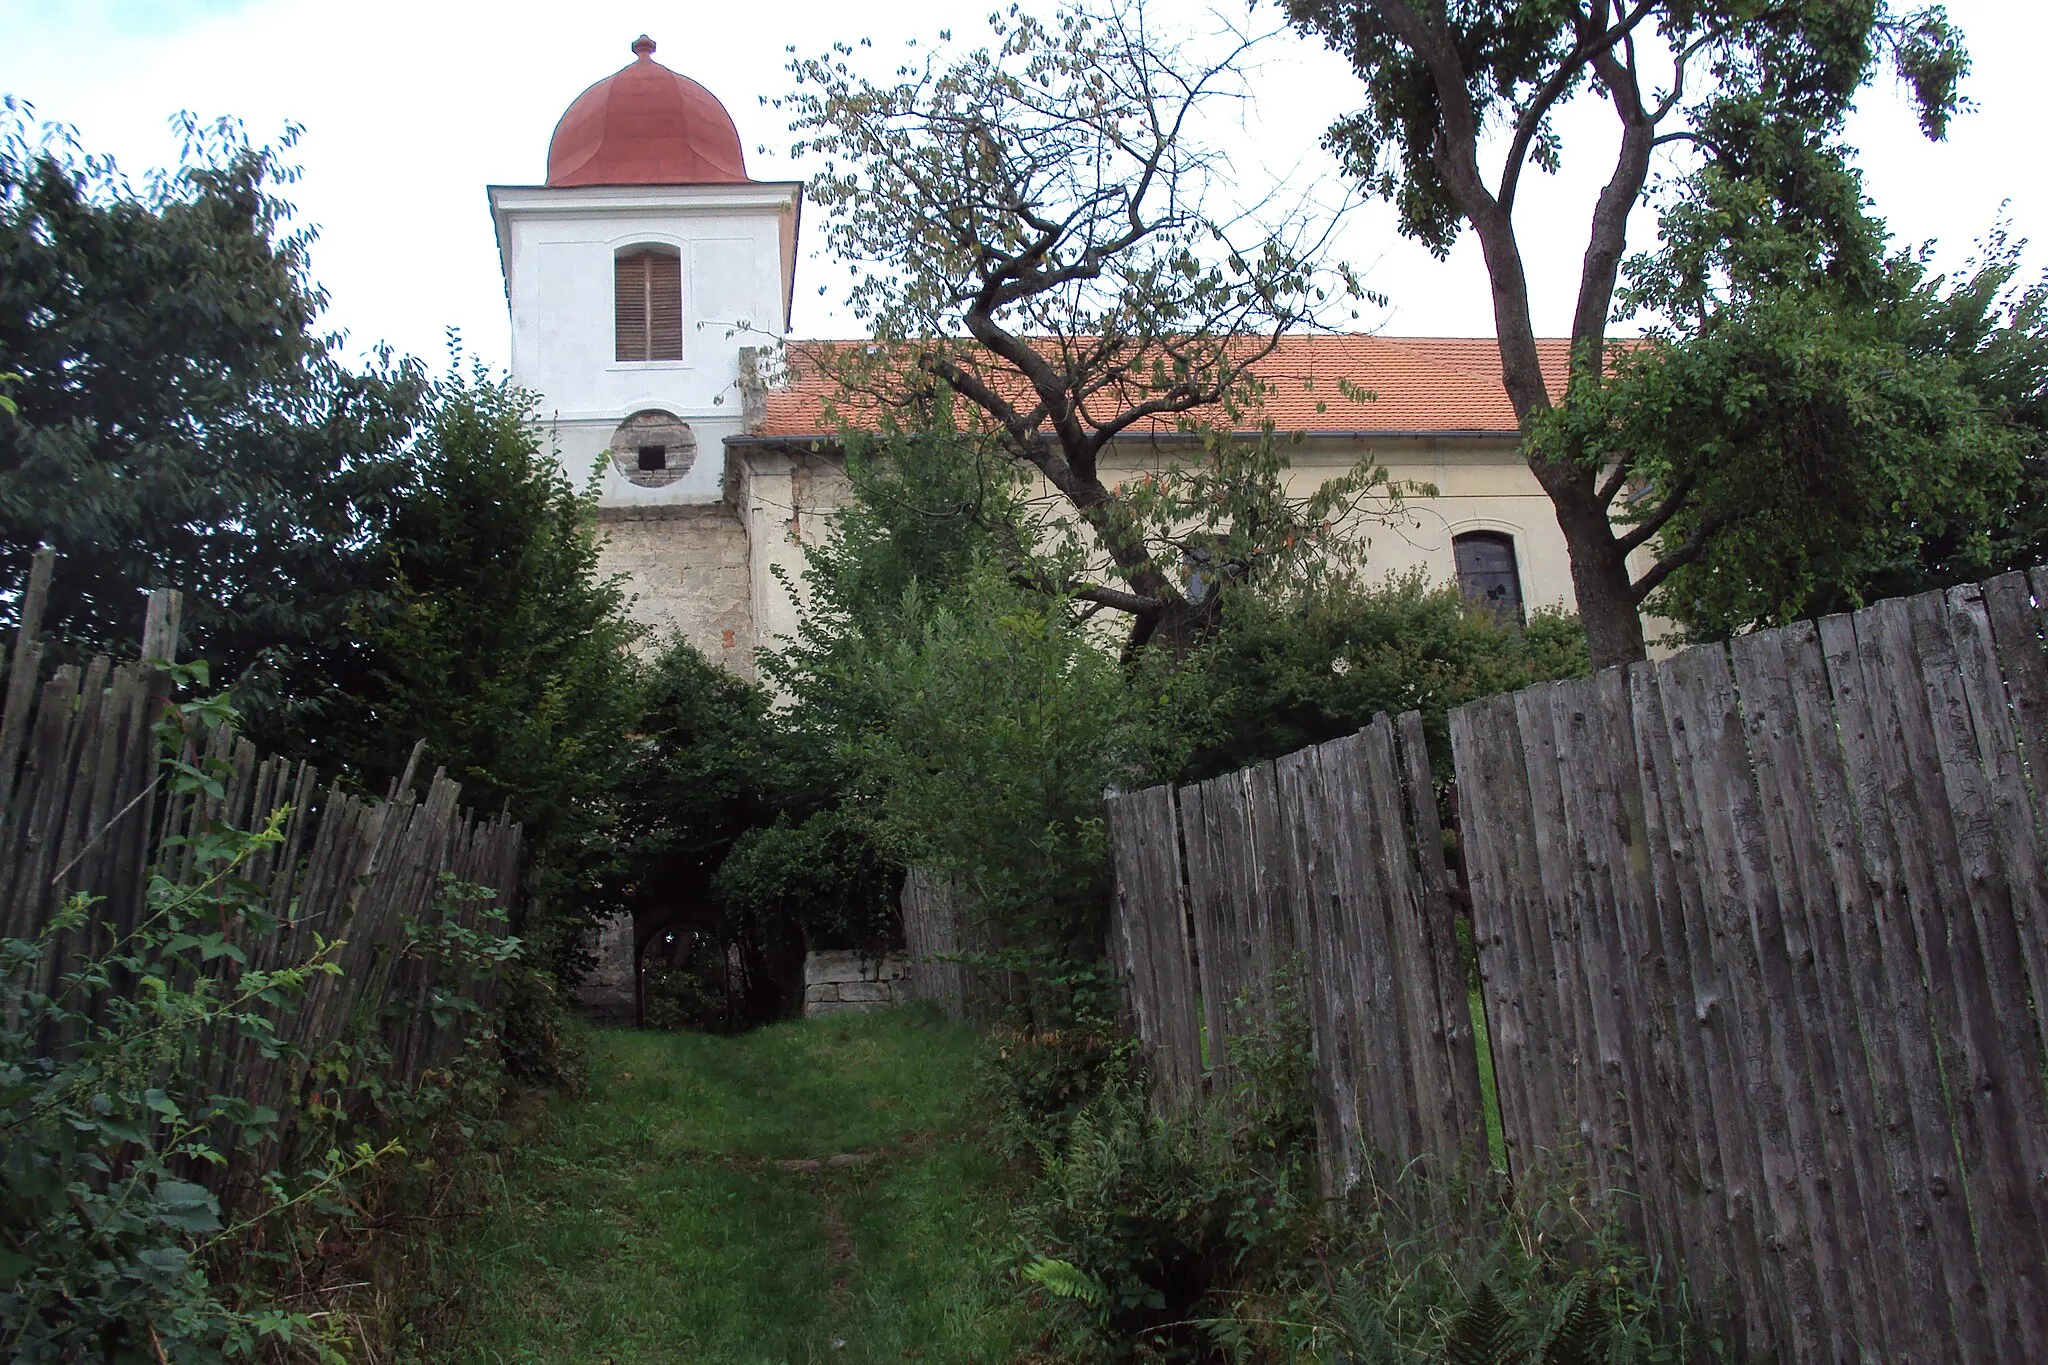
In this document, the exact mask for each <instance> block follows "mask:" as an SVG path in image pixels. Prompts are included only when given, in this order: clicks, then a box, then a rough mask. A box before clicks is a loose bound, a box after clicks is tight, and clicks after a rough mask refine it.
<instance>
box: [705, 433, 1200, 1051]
mask: <svg viewBox="0 0 2048 1365" xmlns="http://www.w3.org/2000/svg"><path fill="white" fill-rule="evenodd" d="M852 447H853V449H852V453H851V454H850V456H849V460H848V472H849V476H850V479H851V481H852V490H851V497H850V498H849V500H848V502H847V503H846V504H845V506H844V507H843V508H842V509H841V512H840V514H839V515H838V517H837V518H836V519H835V523H834V526H833V530H832V534H831V536H830V537H829V539H828V540H827V542H826V543H825V544H823V545H821V546H817V547H814V548H813V549H812V550H811V551H810V553H809V556H808V560H807V563H806V566H805V571H804V572H805V580H804V581H805V587H806V592H805V593H804V594H803V602H804V606H803V609H802V614H801V619H800V624H799V631H798V635H797V638H796V640H795V641H794V642H793V643H792V646H791V648H790V649H789V650H787V651H786V652H785V653H783V654H782V655H781V656H778V657H771V658H769V659H767V660H766V663H767V666H768V669H769V672H770V675H771V676H772V677H773V678H774V679H775V681H776V682H777V684H778V685H779V686H780V687H781V688H782V690H783V691H784V692H785V693H786V695H787V696H788V697H789V698H790V706H789V709H788V713H787V715H788V721H787V723H788V724H789V725H790V727H791V728H792V732H793V735H794V737H795V738H796V741H797V742H798V743H800V744H801V745H802V746H803V747H804V748H805V750H806V751H807V752H812V753H817V754H825V755H836V756H838V758H837V762H838V764H839V768H838V773H839V776H838V779H837V780H838V781H840V782H841V783H842V784H843V791H844V792H845V795H844V797H843V798H842V799H841V804H840V811H841V814H842V816H843V817H844V818H848V819H850V820H853V821H856V822H858V824H859V825H860V827H861V828H862V830H863V831H864V832H866V834H867V835H868V837H871V838H872V839H873V841H874V842H875V843H876V845H877V846H878V847H879V848H880V849H881V851H882V853H883V855H884V856H885V857H886V858H887V859H888V860H889V861H890V862H891V863H893V864H895V865H898V866H917V867H922V868H929V869H932V870H934V871H936V872H940V873H945V874H953V875H955V876H957V877H958V878H959V880H960V882H961V884H962V885H963V886H964V887H965V888H966V892H967V894H968V896H969V897H970V899H971V901H972V902H973V904H974V906H975V908H976V911H977V913H980V914H984V915H987V916H989V917H990V918H991V919H993V921H994V922H995V924H996V925H997V926H998V928H999V930H1000V937H1001V938H1002V939H1003V940H1004V941H1005V942H1006V943H1008V944H1009V945H1011V946H1012V947H1013V948H1014V949H1015V950H1016V953H1017V958H1016V960H1015V961H1014V962H1013V963H1011V964H1010V965H1012V966H1015V967H1017V968H1019V969H1020V970H1022V971H1023V972H1024V973H1025V975H1026V976H1027V977H1028V978H1029V980H1030V983H1031V984H1032V986H1033V987H1034V989H1037V988H1043V989H1044V990H1045V991H1047V992H1051V993H1052V995H1053V996H1057V995H1058V994H1060V993H1061V992H1064V991H1066V990H1067V989H1068V987H1070V986H1071V985H1072V984H1073V982H1074V980H1075V979H1076V974H1077V973H1079V974H1085V973H1086V972H1087V971H1088V970H1089V969H1090V966H1089V964H1092V963H1093V961H1094V959H1096V958H1098V957H1099V956H1100V954H1101V947H1102V935H1101V931H1102V925H1103V921H1102V912H1103V907H1104V905H1105V904H1106V901H1105V899H1104V896H1105V891H1106V887H1107V885H1108V882H1107V877H1108V860H1107V846H1106V844H1105V842H1104V839H1103V833H1102V825H1101V797H1102V791H1103V788H1104V787H1106V786H1110V785H1130V784H1131V783H1134V782H1139V781H1143V780H1145V779H1146V778H1147V777H1148V776H1149V775H1151V774H1154V773H1158V774H1167V773H1170V772H1172V771H1173V770H1174V769H1175V767H1177V766H1178V763H1179V761H1180V758H1179V753H1180V744H1181V741H1180V739H1179V734H1180V729H1181V726H1182V724H1183V721H1184V718H1183V717H1181V716H1180V715H1178V714H1177V713H1176V711H1175V705H1176V701H1175V698H1177V697H1179V696H1180V695H1181V693H1182V691H1183V690H1184V688H1185V685H1184V684H1181V683H1178V682H1175V681H1174V679H1173V674H1172V670H1171V669H1170V668H1169V667H1168V666H1167V664H1166V663H1165V661H1163V660H1160V661H1157V662H1155V661H1154V660H1155V657H1156V656H1152V655H1145V656H1141V657H1140V658H1139V659H1138V660H1135V661H1132V662H1130V663H1128V664H1126V663H1120V662H1119V659H1118V652H1119V640H1120V638H1122V636H1123V632H1120V631H1111V630H1106V629H1103V628H1101V624H1100V623H1099V622H1097V621H1096V620H1095V619H1094V618H1093V617H1092V616H1091V615H1090V613H1091V612H1093V611H1096V610H1098V607H1097V604H1094V603H1090V602H1082V601H1077V600H1075V599H1073V598H1069V597H1060V596H1056V595H1052V594H1048V593H1046V592H1044V591H1042V590H1040V589H1039V588H1037V587H1033V586H1026V585H1023V584H1020V583H1019V582H1017V581H1016V577H1015V575H1014V574H1013V572H1012V571H1011V568H1010V566H1011V565H1012V564H1013V563H1014V561H1013V560H1012V559H1011V558H1010V553H1011V550H1012V547H1014V546H1015V545H1016V544H1018V543H1019V542H1020V541H1021V540H1026V539H1028V538H1029V536H1030V535H1031V533H1032V527H1031V524H1030V516H1031V507H1030V503H1029V500H1028V493H1029V489H1028V486H1027V484H1026V483H1025V476H1024V474H1022V473H1020V472H1019V470H1018V467H1017V466H1016V464H1015V463H1014V462H1013V461H1011V460H1009V459H1008V458H1007V457H1006V456H1004V455H1003V454H1002V452H1001V451H1000V450H999V449H995V448H993V447H991V446H986V445H982V446H977V445H975V444H973V442H972V438H971V437H970V438H969V440H968V441H966V442H964V443H963V442H962V441H960V440H958V439H956V438H954V437H953V436H951V435H949V434H947V433H946V432H944V431H943V430H941V429H934V428H920V429H917V430H915V431H912V432H898V433H894V434H891V435H887V436H885V437H882V438H877V439H872V440H869V439H860V438H856V439H855V440H854V441H853V442H852ZM1186 700H1187V701H1188V702H1189V703H1191V704H1194V705H1200V704H1201V703H1202V698H1201V696H1200V694H1199V693H1197V692H1194V691H1186ZM721 876H723V874H721ZM1031 1003H1032V1007H1033V1009H1034V1010H1036V1011H1038V1015H1037V1017H1038V1018H1039V1019H1040V1020H1041V1022H1043V1021H1044V1019H1046V1018H1047V1017H1054V1016H1056V1015H1057V1014H1058V1011H1059V1009H1060V1008H1061V1007H1060V1006H1059V1005H1058V1004H1057V1003H1056V1002H1055V1001H1054V1000H1053V999H1052V998H1051V997H1048V998H1046V999H1039V1000H1036V1001H1033V1002H1031Z"/></svg>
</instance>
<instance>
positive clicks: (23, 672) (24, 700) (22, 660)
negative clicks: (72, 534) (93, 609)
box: [0, 546, 57, 826]
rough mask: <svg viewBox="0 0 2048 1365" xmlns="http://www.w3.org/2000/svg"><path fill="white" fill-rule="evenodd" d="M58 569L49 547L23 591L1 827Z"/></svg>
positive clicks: (2, 747)
mask: <svg viewBox="0 0 2048 1365" xmlns="http://www.w3.org/2000/svg"><path fill="white" fill-rule="evenodd" d="M56 567H57V552H56V551H55V550H52V549H50V548H49V547H48V546H45V547H43V548H42V549H40V550H38V551H36V555H35V558H34V560H32V561H31V562H30V567H29V575H28V585H27V586H26V587H25V588H23V589H22V594H21V608H20V617H19V619H18V620H17V622H16V624H15V631H14V647H13V649H12V650H10V651H9V653H8V656H7V664H8V667H7V695H6V704H5V707H4V709H0V826H4V825H5V823H6V821H7V819H8V817H9V814H10V812H11V811H12V810H13V796H14V782H15V766H16V764H18V763H19V762H20V760H21V746H22V742H23V741H24V740H25V739H27V737H28V733H29V719H30V712H31V711H32V710H33V709H34V706H35V696H36V678H37V675H38V670H39V669H40V666H41V664H42V655H43V650H42V645H41V643H40V642H39V641H38V639H37V636H38V635H39V634H40V633H41V631H42V628H43V612H44V611H45V610H46V609H47V607H48V604H49V598H50V576H51V574H52V573H53V572H54V571H55V570H56Z"/></svg>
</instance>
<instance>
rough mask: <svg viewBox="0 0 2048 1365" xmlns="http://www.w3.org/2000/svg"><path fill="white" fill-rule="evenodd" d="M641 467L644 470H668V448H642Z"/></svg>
mask: <svg viewBox="0 0 2048 1365" xmlns="http://www.w3.org/2000/svg"><path fill="white" fill-rule="evenodd" d="M640 467H641V468H642V469H667V468H668V447H667V446H641V447H640Z"/></svg>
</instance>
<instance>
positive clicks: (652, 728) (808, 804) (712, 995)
mask: <svg viewBox="0 0 2048 1365" xmlns="http://www.w3.org/2000/svg"><path fill="white" fill-rule="evenodd" d="M630 728H631V734H630V736H629V737H628V739H627V742H626V746H627V748H626V757H625V762H624V764H623V766H622V768H621V769H620V771H619V773H618V775H617V777H616V780H615V784H614V786H613V788H612V803H613V811H614V815H615V824H614V826H613V831H614V832H613V834H612V835H611V850H612V851H611V854H610V863H609V867H608V869H607V870H606V873H605V878H604V889H603V895H602V899H603V900H604V901H605V902H606V903H608V904H611V905H617V906H619V907H622V908H624V909H626V910H629V911H631V912H632V913H633V914H634V915H635V917H636V922H640V923H645V924H653V925H656V926H659V928H658V932H659V933H660V934H661V942H660V943H659V944H658V945H650V946H649V948H648V957H647V959H646V961H647V964H648V976H647V977H646V978H645V981H646V984H647V995H648V1000H647V1011H648V1022H649V1023H669V1024H684V1025H688V1026H692V1027H706V1028H713V1027H730V1026H732V1025H735V1024H747V1023H760V1022H765V1021H766V1020H769V1019H773V1018H776V1017H778V1016H780V1015H781V1014H783V1013H785V1012H786V1008H787V1006H788V1005H789V1004H790V1003H791V1002H792V1001H794V1000H800V999H801V987H802V969H803V954H804V950H805V934H806V931H807V928H808V927H809V926H808V924H807V922H806V918H805V911H806V909H807V907H809V906H811V905H812V904H813V903H815V902H818V901H823V900H829V899H831V898H832V897H833V896H834V895H835V894H836V892H837V890H838V889H839V879H840V876H841V873H842V872H843V868H842V867H840V866H837V865H833V864H831V863H830V862H829V860H828V862H827V863H826V864H821V865H803V866H795V867H789V868H784V869H782V871H781V873H780V874H779V875H780V877H781V880H780V882H779V883H778V884H777V885H775V886H773V887H769V888H767V889H763V887H764V884H765V883H767V882H770V881H774V880H775V877H776V875H777V874H774V873H772V872H771V871H769V870H768V869H766V867H765V866H764V865H763V863H762V862H761V861H760V850H756V851H755V854H754V855H753V856H755V858H756V863H755V865H754V867H753V869H752V870H751V871H735V872H734V873H733V875H732V878H731V879H729V880H728V881H727V882H726V884H724V885H723V886H721V885H720V884H719V882H718V881H717V879H718V878H720V877H721V876H723V875H724V874H723V873H722V868H723V867H724V866H725V865H726V864H728V863H729V862H730V861H731V859H732V858H733V857H734V855H735V854H736V852H738V850H739V849H742V848H745V847H748V844H747V839H748V836H749V835H759V834H761V833H763V832H764V831H767V830H771V829H781V830H784V831H785V832H787V830H788V827H789V825H791V824H795V825H796V826H797V827H799V828H804V827H806V826H805V824H804V822H805V821H806V817H808V816H810V815H812V814H813V813H814V812H816V811H818V810H819V809H820V808H821V807H823V806H825V805H827V804H828V803H829V802H830V801H832V800H833V799H835V797H836V795H837V793H836V791H835V790H834V789H833V787H832V779H833V777H834V776H835V775H836V773H837V768H836V767H835V765H834V764H833V763H832V762H831V761H830V756H829V755H825V756H818V755H816V754H815V751H813V750H811V749H809V748H808V747H806V746H805V745H803V744H802V743H800V742H798V741H797V740H796V739H794V738H793V737H792V734H791V732H790V728H789V727H788V726H787V724H786V723H785V722H784V720H783V718H781V717H778V716H777V715H776V713H775V712H774V711H773V709H772V708H771V704H770V699H769V695H768V693H767V692H766V691H765V690H764V689H763V688H761V687H759V686H757V685H756V684H754V683H751V682H749V681H747V680H746V679H743V678H739V677H736V676H735V675H733V674H732V673H729V672H727V671H726V670H725V669H723V668H720V667H719V666H718V665H716V664H714V663H712V662H711V661H710V660H709V659H706V658H705V657H704V656H703V655H702V654H701V653H699V652H698V651H697V650H696V649H695V648H694V647H693V646H691V645H690V644H689V643H688V642H687V641H685V640H683V639H682V638H681V637H680V636H675V637H671V638H670V639H669V640H668V641H667V642H666V643H665V645H664V647H663V648H662V650H661V651H660V652H659V653H658V654H656V655H655V656H654V657H653V658H652V659H651V660H649V661H647V662H646V663H645V664H643V665H641V673H640V680H639V710H638V712H637V714H636V715H635V716H634V717H633V719H632V721H631V727H630ZM798 883H802V886H801V887H799V886H798V885H797V884H798ZM756 892H758V893H759V894H753V893H756ZM735 953H737V955H738V960H739V968H740V970H739V972H738V973H737V974H736V975H735V974H734V973H731V972H730V971H729V969H728V963H729V959H730V958H731V957H732V956H733V954H735ZM671 977H674V978H675V979H674V980H673V981H672V980H670V978H671ZM679 990H680V992H681V994H682V995H683V996H686V997H688V998H687V999H676V1000H666V1001H658V1000H657V998H656V997H660V996H677V995H678V991H679Z"/></svg>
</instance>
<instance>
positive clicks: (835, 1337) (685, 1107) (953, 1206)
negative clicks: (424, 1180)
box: [444, 1011, 1028, 1365]
mask: <svg viewBox="0 0 2048 1365" xmlns="http://www.w3.org/2000/svg"><path fill="white" fill-rule="evenodd" d="M591 1046H592V1051H593V1076H592V1084H591V1085H590V1087H589V1090H588V1093H586V1094H585V1095H583V1096H581V1097H578V1098H576V1099H573V1100H555V1101H553V1102H551V1103H550V1105H549V1110H548V1113H547V1115H546V1118H545V1121H544V1122H543V1124H542V1126H541V1131H540V1133H539V1135H538V1136H537V1137H536V1138H535V1139H533V1140H532V1141H530V1142H529V1143H527V1144H526V1145H524V1146H523V1147H521V1148H520V1149H518V1150H517V1151H515V1152H514V1153H513V1154H512V1155H511V1156H510V1157H509V1158H508V1160H507V1162H506V1168H505V1173H504V1177H503V1180H502V1182H501V1185H500V1187H499V1188H498V1189H497V1190H496V1191H495V1197H494V1198H493V1199H492V1201H491V1207H490V1208H489V1209H488V1210H487V1211H486V1212H485V1213H484V1214H483V1216H482V1217H481V1218H480V1219H479V1220H478V1222H477V1223H476V1224H475V1225H474V1226H472V1227H471V1228H470V1229H469V1230H468V1231H467V1232H466V1233H465V1235H464V1237H463V1239H462V1241H461V1243H460V1244H459V1245H458V1246H456V1247H455V1248H453V1251H454V1254H455V1255H456V1256H457V1257H458V1258H461V1260H462V1262H463V1265H462V1268H461V1275H460V1277H461V1280H462V1281H463V1283H464V1292H463V1293H462V1294H461V1296H460V1302H459V1304H457V1305H454V1306H452V1313H451V1316H452V1317H453V1319H454V1320H455V1321H456V1322H457V1323H459V1326H457V1327H456V1328H455V1330H454V1332H453V1336H454V1341H453V1342H452V1343H450V1344H448V1345H446V1346H445V1347H444V1349H445V1350H448V1351H450V1352H451V1353H450V1354H449V1355H447V1357H446V1358H448V1359H452V1360H461V1361H478V1362H563V1363H564V1365H568V1363H569V1362H575V1365H600V1363H608V1365H629V1362H655V1361H662V1362H667V1361H688V1362H693V1363H694V1362H701V1363H702V1365H808V1363H809V1362H848V1363H849V1365H852V1363H854V1362H882V1361H889V1362H900V1361H905V1360H924V1361H930V1362H945V1363H946V1365H969V1363H970V1362H990V1363H991V1365H994V1363H995V1362H1002V1361H1008V1360H1012V1359H1015V1358H1016V1357H1017V1355H1018V1353H1019V1350H1020V1348H1021V1345H1022V1341H1023V1339H1024V1338H1025V1337H1026V1336H1027V1334H1028V1333H1027V1330H1026V1327H1025V1324H1024V1320H1023V1318H1022V1316H1021V1314H1020V1312H1019V1310H1018V1309H1017V1307H1016V1306H1015V1305H1014V1303H1013V1302H1012V1301H1011V1300H1010V1299H1009V1297H1008V1296H1007V1295H1006V1294H1005V1292H1004V1291H1003V1289H1002V1286H1001V1283H1000V1281H999V1279H998V1278H997V1277H996V1275H995V1273H994V1269H995V1258H996V1257H997V1256H998V1255H1000V1254H1001V1252H1002V1251H1003V1250H1004V1248H1005V1246H1006V1242H1007V1239H1006V1236H1005V1227H1004V1215H1005V1209H1006V1204H1005V1197H1004V1189H1003V1180H1002V1172H1001V1171H1000V1169H999V1168H998V1166H997V1164H996V1162H995V1161H994V1159H993V1158H991V1157H990V1156H989V1155H988V1154H987V1153H986V1152H985V1151H984V1150H982V1149H981V1148H980V1147H979V1146H978V1145H977V1144H976V1143H975V1142H974V1140H973V1126H974V1123H975V1120H976V1114H975V1110H974V1106H973V1101H972V1098H971V1097H972V1093H973V1084H972V1081H973V1077H972V1070H973V1065H974V1055H975V1048H976V1041H975V1039H974V1037H973V1036H972V1035H971V1034H970V1033H968V1032H967V1031H965V1030H963V1029H959V1028H957V1027H954V1026H952V1025H948V1024H945V1023H943V1022H940V1021H938V1020H937V1019H935V1018H934V1017H931V1016H927V1015H925V1014H922V1013H918V1012H911V1011H892V1012H889V1013H886V1014H873V1015H845V1016H839V1017H837V1018H835V1019H830V1020H803V1021H794V1022H791V1023H786V1024H780V1025H776V1026H775V1027H772V1028H768V1029H763V1030H761V1031H760V1032H757V1033H753V1034H749V1035H746V1036H745V1037H740V1038H712V1037H705V1036H701V1035H694V1034H664V1033H634V1032H626V1031H617V1030H606V1031H600V1032H597V1033H595V1034H593V1035H592V1038H591Z"/></svg>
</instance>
